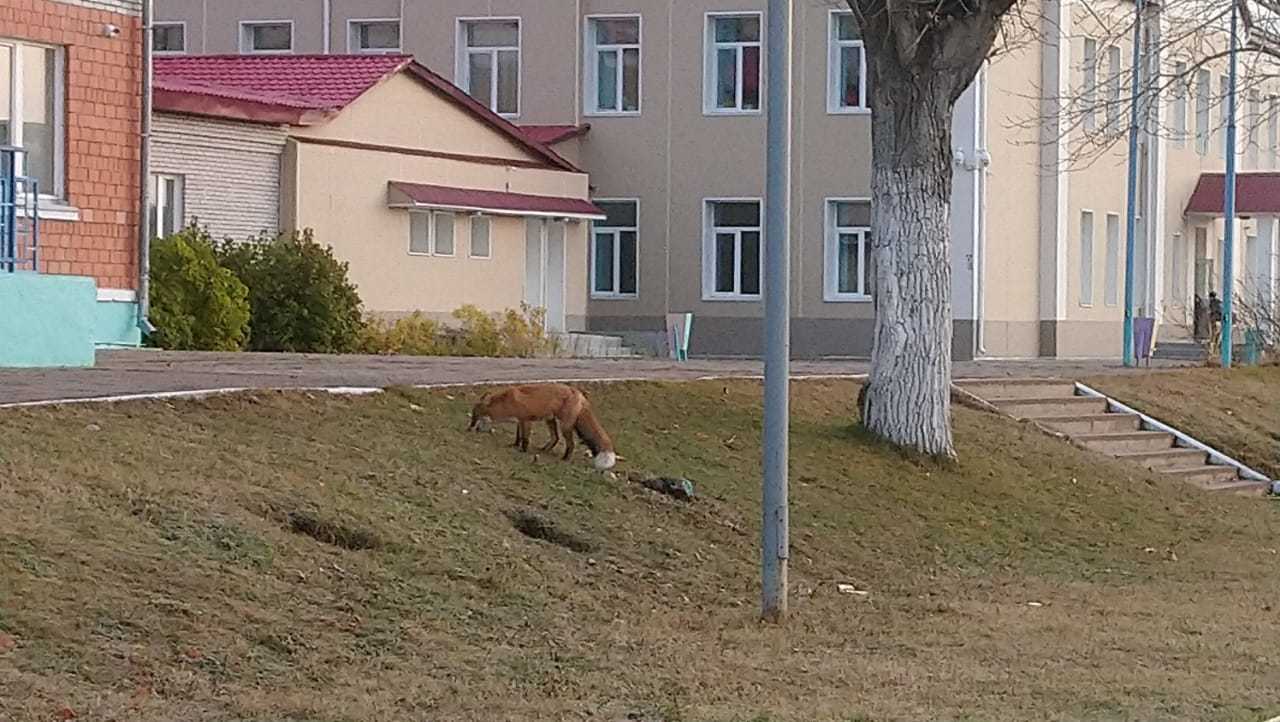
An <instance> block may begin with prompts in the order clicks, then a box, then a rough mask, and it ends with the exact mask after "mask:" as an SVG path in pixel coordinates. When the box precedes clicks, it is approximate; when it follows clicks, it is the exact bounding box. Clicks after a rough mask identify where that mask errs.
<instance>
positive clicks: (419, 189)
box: [387, 181, 605, 220]
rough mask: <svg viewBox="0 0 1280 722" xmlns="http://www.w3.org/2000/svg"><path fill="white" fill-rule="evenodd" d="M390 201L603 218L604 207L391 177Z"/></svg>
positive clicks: (408, 205) (510, 213) (406, 204)
mask: <svg viewBox="0 0 1280 722" xmlns="http://www.w3.org/2000/svg"><path fill="white" fill-rule="evenodd" d="M387 204H388V205H390V206H391V207H392V208H439V209H442V210H451V211H462V212H468V211H471V212H476V213H493V214H495V215H507V216H548V217H560V218H578V219H582V220H603V219H604V217H605V215H604V211H602V210H600V209H599V208H597V207H596V206H595V205H594V204H592V203H591V201H588V200H583V199H581V198H563V197H559V196H535V195H529V194H527V193H507V192H503V191H486V190H476V189H474V188H454V187H451V186H438V185H427V184H423V183H403V182H399V181H391V182H390V183H389V184H388V189H387Z"/></svg>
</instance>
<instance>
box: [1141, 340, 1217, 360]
mask: <svg viewBox="0 0 1280 722" xmlns="http://www.w3.org/2000/svg"><path fill="white" fill-rule="evenodd" d="M1151 356H1152V358H1156V359H1163V360H1168V361H1202V360H1204V358H1205V350H1204V346H1201V345H1200V344H1198V343H1196V342H1194V341H1160V342H1157V343H1156V348H1155V350H1154V351H1153V352H1152V354H1151Z"/></svg>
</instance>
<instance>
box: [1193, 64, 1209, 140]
mask: <svg viewBox="0 0 1280 722" xmlns="http://www.w3.org/2000/svg"><path fill="white" fill-rule="evenodd" d="M1212 85H1213V76H1212V75H1211V74H1210V73H1209V71H1208V70H1205V69H1204V68H1200V69H1198V70H1196V81H1195V96H1196V98H1195V103H1196V108H1195V118H1196V136H1195V145H1196V153H1197V154H1199V155H1202V156H1207V155H1209V146H1210V145H1211V144H1212V142H1213V117H1212V112H1211V109H1212V106H1213V103H1212V100H1211V99H1212V97H1213V88H1212V87H1211V86H1212Z"/></svg>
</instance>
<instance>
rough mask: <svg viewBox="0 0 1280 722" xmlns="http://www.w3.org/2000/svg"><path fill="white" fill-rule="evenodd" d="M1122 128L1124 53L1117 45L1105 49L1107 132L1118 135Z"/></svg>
mask: <svg viewBox="0 0 1280 722" xmlns="http://www.w3.org/2000/svg"><path fill="white" fill-rule="evenodd" d="M1123 126H1124V51H1122V50H1121V49H1120V46H1119V45H1110V46H1108V47H1107V132H1108V133H1119V132H1120V130H1121V129H1122V128H1123Z"/></svg>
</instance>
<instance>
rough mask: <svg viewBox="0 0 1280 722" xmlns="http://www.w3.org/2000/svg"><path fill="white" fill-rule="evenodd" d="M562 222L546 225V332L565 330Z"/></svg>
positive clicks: (563, 232) (563, 229) (552, 222)
mask: <svg viewBox="0 0 1280 722" xmlns="http://www.w3.org/2000/svg"><path fill="white" fill-rule="evenodd" d="M564 234H565V225H564V221H549V222H547V224H546V238H547V242H546V249H547V253H546V259H547V266H546V271H545V274H544V275H545V276H546V285H545V293H546V296H545V298H546V301H547V303H546V307H547V330H548V331H555V332H560V333H563V332H564V331H565V328H566V323H565V308H564V296H565V289H564V281H565V268H564V266H565V263H564V262H565V253H564Z"/></svg>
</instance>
